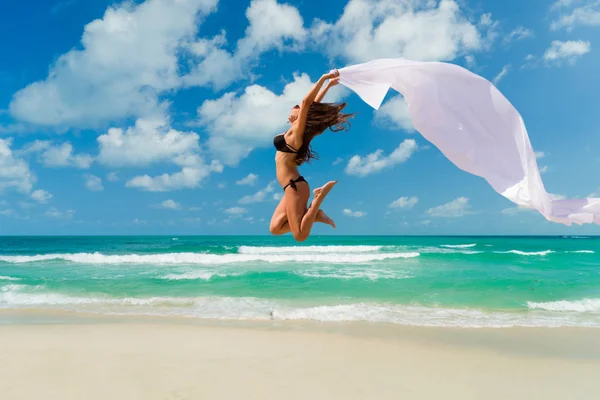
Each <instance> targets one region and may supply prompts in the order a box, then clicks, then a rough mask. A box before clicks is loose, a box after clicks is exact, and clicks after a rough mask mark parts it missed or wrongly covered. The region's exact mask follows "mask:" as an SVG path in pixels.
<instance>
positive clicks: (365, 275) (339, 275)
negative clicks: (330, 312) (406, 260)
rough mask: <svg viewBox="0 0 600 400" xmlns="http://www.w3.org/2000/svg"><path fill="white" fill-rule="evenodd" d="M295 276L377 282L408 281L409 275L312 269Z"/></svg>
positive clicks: (380, 271) (362, 270)
mask: <svg viewBox="0 0 600 400" xmlns="http://www.w3.org/2000/svg"><path fill="white" fill-rule="evenodd" d="M295 273H296V274H297V275H300V276H304V277H308V278H329V279H368V280H371V281H377V280H380V279H408V278H412V276H411V275H408V274H406V273H405V272H402V271H395V270H389V269H378V268H377V269H376V268H368V269H358V268H328V267H323V268H313V269H310V270H303V271H297V272H295Z"/></svg>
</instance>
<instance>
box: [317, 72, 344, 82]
mask: <svg viewBox="0 0 600 400" xmlns="http://www.w3.org/2000/svg"><path fill="white" fill-rule="evenodd" d="M339 76H340V73H339V72H338V70H337V69H334V70H333V71H331V72H329V73H327V74H323V76H321V79H319V83H320V84H321V85H322V84H323V83H325V81H326V80H328V79H335V78H337V77H339Z"/></svg>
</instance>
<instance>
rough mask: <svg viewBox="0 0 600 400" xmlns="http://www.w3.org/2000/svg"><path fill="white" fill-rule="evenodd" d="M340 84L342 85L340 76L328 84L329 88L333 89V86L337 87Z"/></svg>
mask: <svg viewBox="0 0 600 400" xmlns="http://www.w3.org/2000/svg"><path fill="white" fill-rule="evenodd" d="M338 83H340V77H339V76H338V77H337V78H333V79H331V80H330V81H329V83H327V86H329V87H333V86H335V85H337V84H338Z"/></svg>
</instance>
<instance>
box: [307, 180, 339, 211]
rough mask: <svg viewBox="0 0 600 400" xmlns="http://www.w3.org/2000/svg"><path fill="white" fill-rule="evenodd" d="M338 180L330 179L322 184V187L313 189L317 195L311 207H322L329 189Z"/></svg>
mask: <svg viewBox="0 0 600 400" xmlns="http://www.w3.org/2000/svg"><path fill="white" fill-rule="evenodd" d="M336 183H337V181H330V182H327V183H326V184H324V185H323V186H321V187H320V188H316V189H315V190H313V193H314V195H315V197H314V199H313V201H312V204H311V207H315V208H316V209H317V210H318V209H320V208H321V203H322V202H323V200H325V197H326V196H327V194H328V193H329V191H330V190H331V189H332V188H333V187H334V186H335V184H336Z"/></svg>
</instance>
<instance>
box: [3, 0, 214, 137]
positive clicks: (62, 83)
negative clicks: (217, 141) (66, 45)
mask: <svg viewBox="0 0 600 400" xmlns="http://www.w3.org/2000/svg"><path fill="white" fill-rule="evenodd" d="M216 4H217V0H147V1H145V2H143V3H141V4H137V5H136V4H135V3H133V2H125V3H123V4H121V5H119V6H112V7H109V8H108V9H107V10H106V12H105V14H104V16H103V18H102V19H97V20H94V21H92V22H90V23H89V24H87V25H86V26H85V28H84V32H83V36H82V39H81V49H73V50H71V51H69V52H67V53H65V54H63V55H61V56H60V57H59V58H58V59H57V60H56V62H55V63H54V64H53V65H52V66H51V67H50V72H49V74H48V77H47V78H46V79H45V80H43V81H38V82H35V83H32V84H30V85H29V86H27V87H26V88H24V89H22V90H20V91H19V92H17V93H16V94H15V95H14V97H13V99H12V101H11V103H10V112H11V114H12V115H13V116H14V117H15V118H17V119H19V120H22V121H26V122H30V123H34V124H40V125H47V126H80V127H90V126H91V127H93V126H96V125H97V124H98V123H102V122H107V121H113V120H115V119H119V118H124V117H128V116H146V115H152V114H154V113H155V112H156V109H157V107H159V100H158V95H159V94H160V93H162V92H165V91H167V90H171V89H173V88H176V87H178V86H180V85H181V79H180V76H179V74H178V70H179V62H180V59H179V55H180V53H181V52H182V47H183V46H185V45H187V43H189V42H190V40H191V39H192V38H193V37H194V36H195V35H196V33H197V27H198V16H203V15H206V14H207V13H209V12H211V11H213V10H214V9H215V8H216Z"/></svg>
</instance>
